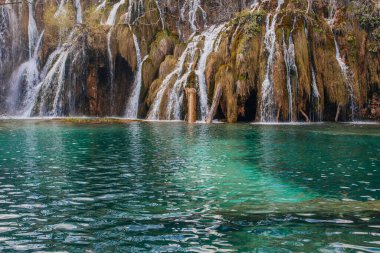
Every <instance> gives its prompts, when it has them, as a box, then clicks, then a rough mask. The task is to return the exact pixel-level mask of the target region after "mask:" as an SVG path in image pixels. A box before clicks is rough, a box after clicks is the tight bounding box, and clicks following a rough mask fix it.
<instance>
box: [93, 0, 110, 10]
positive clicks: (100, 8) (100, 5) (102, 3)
mask: <svg viewBox="0 0 380 253" xmlns="http://www.w3.org/2000/svg"><path fill="white" fill-rule="evenodd" d="M106 5H107V0H104V1H103V2H101V3H100V4H99V5H98V6H97V7H96V9H95V10H96V11H100V10H104V9H105V8H106Z"/></svg>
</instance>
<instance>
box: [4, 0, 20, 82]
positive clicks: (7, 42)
mask: <svg viewBox="0 0 380 253" xmlns="http://www.w3.org/2000/svg"><path fill="white" fill-rule="evenodd" d="M7 2H8V1H5V3H7ZM19 43H20V22H19V20H18V18H17V15H16V13H15V11H14V9H13V8H12V6H11V5H3V6H0V81H1V80H2V79H3V75H5V74H6V73H7V72H8V71H9V70H12V67H13V64H14V63H15V62H14V61H15V60H16V58H17V57H16V56H18V55H19V52H20V48H19V46H20V44H19Z"/></svg>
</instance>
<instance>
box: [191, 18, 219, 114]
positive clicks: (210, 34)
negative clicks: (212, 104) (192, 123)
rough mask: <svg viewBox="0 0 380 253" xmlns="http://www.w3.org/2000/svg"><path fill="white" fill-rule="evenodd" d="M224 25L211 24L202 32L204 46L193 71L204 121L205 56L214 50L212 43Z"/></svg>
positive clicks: (206, 100) (205, 105)
mask: <svg viewBox="0 0 380 253" xmlns="http://www.w3.org/2000/svg"><path fill="white" fill-rule="evenodd" d="M223 27H224V25H220V26H218V27H215V26H212V27H211V28H210V29H208V30H207V31H206V32H205V33H204V38H205V42H204V47H203V50H202V51H201V56H200V58H199V63H198V67H197V69H196V71H195V73H196V75H197V78H198V96H199V100H200V105H201V119H202V120H203V121H204V120H206V117H207V114H208V111H209V106H208V96H207V84H206V76H205V71H206V63H207V57H208V56H209V55H210V53H212V52H213V50H214V45H216V44H215V42H216V39H217V37H218V35H219V33H220V31H221V30H222V28H223Z"/></svg>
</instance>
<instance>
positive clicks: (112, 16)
mask: <svg viewBox="0 0 380 253" xmlns="http://www.w3.org/2000/svg"><path fill="white" fill-rule="evenodd" d="M123 4H125V0H120V2H118V3H116V4H115V5H114V6H113V7H112V9H111V11H110V14H109V16H108V19H107V21H106V22H105V23H104V25H109V26H114V25H115V23H116V15H117V11H118V10H119V8H120V7H121V6H122V5H123Z"/></svg>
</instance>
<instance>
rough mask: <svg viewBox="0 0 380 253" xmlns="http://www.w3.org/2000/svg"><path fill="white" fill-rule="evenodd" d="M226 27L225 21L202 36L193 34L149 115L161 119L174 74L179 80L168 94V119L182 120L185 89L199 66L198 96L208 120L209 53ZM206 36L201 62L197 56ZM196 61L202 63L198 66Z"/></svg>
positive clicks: (152, 118)
mask: <svg viewBox="0 0 380 253" xmlns="http://www.w3.org/2000/svg"><path fill="white" fill-rule="evenodd" d="M223 27H224V24H223V25H220V26H212V27H210V28H209V29H207V30H206V31H205V32H203V33H201V34H200V35H196V36H193V37H192V39H190V42H189V43H188V44H187V47H186V49H185V50H184V52H183V53H182V55H181V57H180V58H179V60H178V64H177V65H176V67H175V69H174V70H173V71H172V72H171V73H170V74H168V75H167V76H166V77H165V79H164V80H163V82H162V84H161V86H160V89H159V91H158V93H157V95H156V97H155V99H154V101H153V103H152V105H151V108H150V111H149V113H148V117H147V119H148V120H159V119H160V109H161V104H162V101H163V97H164V95H165V92H166V91H167V89H168V88H169V85H170V84H171V83H172V80H173V78H174V77H175V78H176V80H175V82H174V84H173V86H172V87H171V89H170V91H169V94H168V102H167V105H166V110H165V119H168V120H180V119H181V109H182V107H181V106H182V105H181V104H182V101H183V96H184V88H185V87H186V85H187V81H188V78H189V76H190V74H191V72H192V70H193V69H194V68H195V67H197V68H196V70H195V74H196V76H197V79H198V96H199V98H200V107H201V119H202V120H204V119H205V118H206V116H207V113H208V98H207V88H206V78H205V69H206V61H207V57H208V56H209V54H210V53H211V52H213V50H214V49H215V48H216V47H217V46H218V35H219V34H220V32H221V31H222V29H223ZM202 39H204V40H205V42H204V47H203V49H202V51H201V52H200V53H201V54H200V57H199V61H198V62H196V61H195V60H196V57H195V55H196V53H197V46H198V43H199V42H200V41H201V40H202ZM196 64H198V65H197V66H196Z"/></svg>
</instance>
